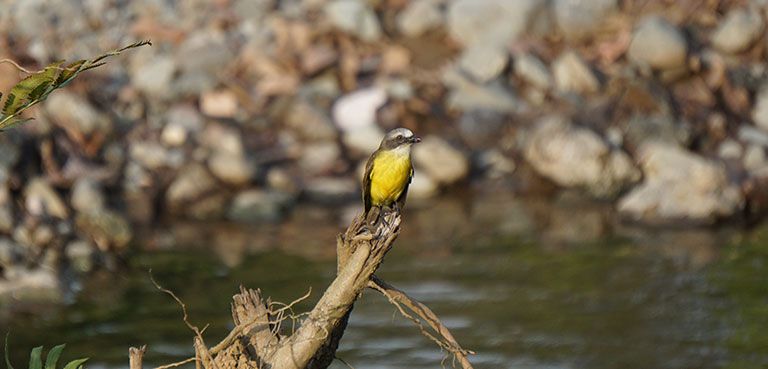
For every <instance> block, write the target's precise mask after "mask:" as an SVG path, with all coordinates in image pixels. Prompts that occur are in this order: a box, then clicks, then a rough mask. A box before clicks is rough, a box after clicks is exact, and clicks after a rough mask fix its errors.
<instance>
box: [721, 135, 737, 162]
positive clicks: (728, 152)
mask: <svg viewBox="0 0 768 369" xmlns="http://www.w3.org/2000/svg"><path fill="white" fill-rule="evenodd" d="M743 152H744V149H743V148H742V147H741V144H740V143H739V142H738V141H736V140H734V139H730V138H729V139H727V140H725V141H723V142H721V143H720V146H718V148H717V155H718V156H719V157H720V158H721V159H725V160H736V159H739V158H741V154H742V153H743Z"/></svg>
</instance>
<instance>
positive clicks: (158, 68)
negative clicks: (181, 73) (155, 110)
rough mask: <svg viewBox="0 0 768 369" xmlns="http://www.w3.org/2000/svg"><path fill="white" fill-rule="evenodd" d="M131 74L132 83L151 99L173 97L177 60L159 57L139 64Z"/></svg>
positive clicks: (164, 56) (163, 56)
mask: <svg viewBox="0 0 768 369" xmlns="http://www.w3.org/2000/svg"><path fill="white" fill-rule="evenodd" d="M137 64H140V65H137V66H136V67H134V68H133V69H134V70H133V71H132V73H131V83H132V84H133V85H134V86H135V87H136V88H137V89H139V91H141V92H143V93H144V94H146V95H147V96H149V97H153V98H169V97H172V93H173V90H172V89H171V86H172V82H173V77H174V73H176V68H177V67H176V59H174V58H173V57H170V56H166V55H158V56H155V57H154V58H152V59H150V60H148V61H146V62H145V63H137Z"/></svg>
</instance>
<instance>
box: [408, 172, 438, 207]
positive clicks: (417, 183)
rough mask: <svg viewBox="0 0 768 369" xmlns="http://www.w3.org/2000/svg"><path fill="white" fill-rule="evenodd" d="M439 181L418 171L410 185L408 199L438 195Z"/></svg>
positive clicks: (420, 198)
mask: <svg viewBox="0 0 768 369" xmlns="http://www.w3.org/2000/svg"><path fill="white" fill-rule="evenodd" d="M439 190H440V188H439V186H438V183H437V182H436V181H435V180H434V179H432V177H430V176H429V175H428V174H426V173H424V174H418V173H416V174H415V175H414V176H413V179H412V180H411V184H410V185H409V186H408V197H407V199H408V200H423V199H429V198H432V197H435V196H437V194H438V193H439V192H440V191H439Z"/></svg>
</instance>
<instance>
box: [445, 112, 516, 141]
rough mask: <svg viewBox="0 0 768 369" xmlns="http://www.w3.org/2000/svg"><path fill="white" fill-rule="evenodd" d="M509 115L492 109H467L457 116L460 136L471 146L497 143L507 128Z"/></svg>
mask: <svg viewBox="0 0 768 369" xmlns="http://www.w3.org/2000/svg"><path fill="white" fill-rule="evenodd" d="M507 123H509V117H507V116H506V115H505V114H502V113H499V112H497V111H493V110H483V109H478V110H469V111H465V112H464V113H463V114H462V115H461V117H460V118H459V123H458V128H459V132H461V137H462V138H463V139H464V141H465V142H466V143H467V144H468V145H469V146H470V147H471V148H484V147H489V146H494V145H496V144H498V142H499V139H500V138H501V137H502V133H503V131H504V129H505V128H507Z"/></svg>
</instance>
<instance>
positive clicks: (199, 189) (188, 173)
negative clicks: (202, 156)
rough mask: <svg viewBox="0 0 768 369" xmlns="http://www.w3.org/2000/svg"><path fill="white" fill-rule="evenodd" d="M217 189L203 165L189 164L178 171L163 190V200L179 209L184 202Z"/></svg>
mask: <svg viewBox="0 0 768 369" xmlns="http://www.w3.org/2000/svg"><path fill="white" fill-rule="evenodd" d="M216 189H217V186H216V180H215V179H214V178H213V176H211V175H210V174H209V173H208V171H207V170H205V167H203V166H202V165H200V164H191V165H188V166H186V167H184V168H182V169H181V170H180V171H179V175H178V176H177V177H176V179H174V180H173V182H172V183H171V185H170V186H168V190H167V191H166V192H165V202H166V204H167V205H168V207H169V208H170V209H180V208H182V207H183V205H184V204H185V203H188V202H190V201H193V200H195V199H197V198H200V197H202V196H203V195H206V194H208V193H211V192H213V191H215V190H216Z"/></svg>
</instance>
